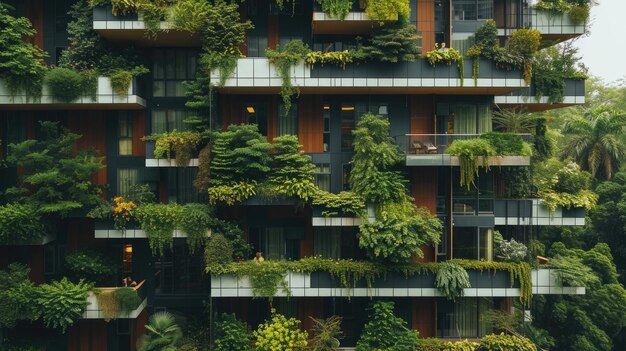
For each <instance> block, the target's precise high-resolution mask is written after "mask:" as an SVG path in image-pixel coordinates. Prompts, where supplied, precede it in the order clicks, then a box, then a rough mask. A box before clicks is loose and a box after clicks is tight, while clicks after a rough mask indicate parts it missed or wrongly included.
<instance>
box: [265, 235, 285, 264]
mask: <svg viewBox="0 0 626 351" xmlns="http://www.w3.org/2000/svg"><path fill="white" fill-rule="evenodd" d="M260 247H261V252H263V257H264V258H265V259H270V260H282V259H285V257H286V255H287V245H286V242H285V230H284V228H280V227H276V228H266V229H265V230H262V231H261V236H260Z"/></svg>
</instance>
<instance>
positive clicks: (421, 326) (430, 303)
mask: <svg viewBox="0 0 626 351" xmlns="http://www.w3.org/2000/svg"><path fill="white" fill-rule="evenodd" d="M436 316H437V305H436V304H435V298H433V297H414V298H413V318H412V319H413V325H412V328H413V329H414V330H417V331H419V333H420V337H421V338H433V337H435V335H436V328H435V326H436V322H437V318H436Z"/></svg>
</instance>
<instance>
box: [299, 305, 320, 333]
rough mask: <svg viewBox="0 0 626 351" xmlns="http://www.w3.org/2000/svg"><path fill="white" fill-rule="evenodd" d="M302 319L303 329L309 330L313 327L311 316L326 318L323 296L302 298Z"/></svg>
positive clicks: (300, 309)
mask: <svg viewBox="0 0 626 351" xmlns="http://www.w3.org/2000/svg"><path fill="white" fill-rule="evenodd" d="M299 307H300V308H299V311H300V316H299V317H300V318H299V319H300V320H301V321H302V325H301V326H302V329H303V330H307V331H309V335H312V334H311V329H313V321H312V320H311V318H309V317H313V318H318V319H319V318H324V298H322V297H307V298H304V299H300V306H299Z"/></svg>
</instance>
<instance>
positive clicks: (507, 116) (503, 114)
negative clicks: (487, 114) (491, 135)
mask: <svg viewBox="0 0 626 351" xmlns="http://www.w3.org/2000/svg"><path fill="white" fill-rule="evenodd" d="M492 118H493V123H494V127H495V128H496V129H497V130H499V131H501V132H506V133H518V134H519V133H530V132H532V131H533V130H535V126H536V124H537V121H538V120H539V117H537V116H535V115H533V114H530V113H528V112H525V111H520V110H517V109H506V110H501V109H498V110H494V111H493V117H492Z"/></svg>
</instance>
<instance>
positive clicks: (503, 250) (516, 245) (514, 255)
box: [493, 231, 528, 262]
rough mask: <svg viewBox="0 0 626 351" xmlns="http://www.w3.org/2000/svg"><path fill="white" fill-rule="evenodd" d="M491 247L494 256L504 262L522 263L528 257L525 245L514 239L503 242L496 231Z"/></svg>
mask: <svg viewBox="0 0 626 351" xmlns="http://www.w3.org/2000/svg"><path fill="white" fill-rule="evenodd" d="M493 246H494V251H495V254H496V256H498V257H501V258H502V259H503V260H504V261H506V262H522V261H524V260H525V259H526V258H527V257H528V248H527V247H526V245H524V244H522V243H520V242H517V241H515V239H511V240H510V241H509V240H504V239H503V238H502V235H501V234H500V232H498V231H495V232H494V233H493Z"/></svg>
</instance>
